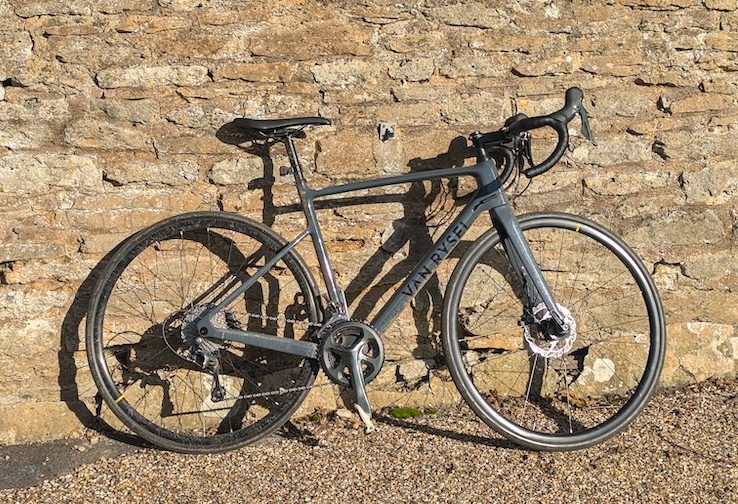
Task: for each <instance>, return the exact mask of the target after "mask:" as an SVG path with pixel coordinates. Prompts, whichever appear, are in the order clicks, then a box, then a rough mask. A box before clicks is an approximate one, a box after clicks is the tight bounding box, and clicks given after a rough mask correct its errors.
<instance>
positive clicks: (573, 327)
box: [523, 303, 577, 359]
mask: <svg viewBox="0 0 738 504" xmlns="http://www.w3.org/2000/svg"><path fill="white" fill-rule="evenodd" d="M556 306H558V308H559V311H560V312H561V314H562V315H563V316H564V323H565V324H567V325H568V326H569V334H568V335H566V336H564V337H563V338H558V339H554V340H549V339H542V338H536V337H535V334H537V333H538V329H537V328H536V327H535V324H525V325H523V337H524V338H525V341H527V342H528V346H529V347H530V349H531V351H532V352H534V353H537V354H538V355H540V356H542V357H545V358H547V359H549V358H552V357H553V358H559V357H562V356H564V355H566V354H568V353H569V352H570V351H571V349H572V346H573V345H574V341H576V339H577V322H576V320H575V319H574V316H573V315H572V314H571V311H570V310H569V309H568V308H564V307H563V306H561V305H560V304H558V303H557V304H556ZM544 308H545V305H544V304H543V303H541V304H540V305H538V306H536V307H535V308H533V311H534V312H538V311H540V310H542V309H544ZM550 318H551V314H550V313H547V314H546V315H544V316H543V318H542V320H546V319H550Z"/></svg>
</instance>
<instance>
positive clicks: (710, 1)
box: [705, 0, 738, 11]
mask: <svg viewBox="0 0 738 504" xmlns="http://www.w3.org/2000/svg"><path fill="white" fill-rule="evenodd" d="M705 7H707V8H708V9H715V10H721V11H734V10H736V9H738V2H736V0H705Z"/></svg>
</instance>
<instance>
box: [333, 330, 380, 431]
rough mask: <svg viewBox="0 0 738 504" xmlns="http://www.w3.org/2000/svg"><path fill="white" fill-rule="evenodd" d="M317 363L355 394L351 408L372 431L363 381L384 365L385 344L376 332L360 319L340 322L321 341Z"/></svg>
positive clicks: (373, 376)
mask: <svg viewBox="0 0 738 504" xmlns="http://www.w3.org/2000/svg"><path fill="white" fill-rule="evenodd" d="M319 358H320V365H321V367H322V368H323V370H324V371H325V373H326V374H327V375H328V378H330V379H331V380H332V381H333V382H335V383H337V384H339V385H341V386H343V387H348V388H350V389H351V390H352V391H353V392H354V394H355V403H354V408H356V411H357V412H358V413H359V417H361V420H362V421H363V422H364V425H365V426H366V430H367V432H371V431H373V430H375V427H374V424H373V423H372V420H371V407H370V406H369V399H368V398H367V395H366V384H367V383H369V382H371V381H372V380H373V379H374V378H376V377H377V375H378V374H379V371H381V369H382V364H384V344H383V343H382V339H381V338H380V337H379V334H377V331H376V330H375V329H374V328H372V327H371V326H370V325H368V324H365V323H363V322H356V321H353V320H347V321H345V322H339V323H338V324H336V325H335V326H334V327H332V328H331V329H330V332H329V333H328V334H327V335H326V336H325V337H324V338H323V339H322V340H321V342H320V352H319Z"/></svg>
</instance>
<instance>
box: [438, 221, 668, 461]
mask: <svg viewBox="0 0 738 504" xmlns="http://www.w3.org/2000/svg"><path fill="white" fill-rule="evenodd" d="M519 224H520V227H521V229H522V231H523V235H524V236H525V238H526V240H527V241H528V243H529V244H530V248H531V251H532V252H533V256H534V259H535V260H536V262H537V263H538V265H539V266H540V268H541V271H542V272H543V276H544V278H545V279H546V282H547V284H548V286H549V287H550V289H551V291H552V294H553V296H554V299H555V300H556V302H557V304H558V305H559V307H560V308H561V311H562V313H563V314H565V315H566V314H571V318H573V321H574V327H575V329H573V330H572V331H571V332H570V334H569V336H567V337H565V338H563V339H560V340H558V341H555V342H552V339H551V338H550V336H549V335H548V334H546V331H545V328H542V327H540V326H539V325H537V324H535V323H533V322H532V320H531V311H532V310H533V309H534V307H533V306H531V304H532V303H530V302H529V300H528V299H527V298H526V294H525V289H524V288H523V286H522V284H521V280H520V275H519V274H518V273H517V272H515V271H514V270H513V267H512V265H511V263H510V261H509V260H508V257H507V255H506V253H505V250H504V248H503V246H502V242H501V240H500V236H499V234H498V233H497V232H496V231H495V230H494V229H491V230H490V231H488V232H487V233H485V234H484V235H482V236H481V237H480V238H479V239H478V240H477V241H476V242H475V243H474V244H473V245H472V246H471V248H470V249H469V250H468V251H467V252H466V253H465V254H464V256H463V257H462V259H461V261H460V262H459V264H458V266H457V267H456V269H455V270H454V272H453V275H452V276H451V278H450V280H449V286H448V289H447V291H446V296H445V303H444V311H443V317H444V322H443V328H444V331H443V347H444V352H445V354H446V358H447V360H448V366H449V369H450V371H451V375H452V377H453V379H454V382H455V383H456V386H457V387H458V389H459V391H460V392H461V395H462V396H463V397H464V399H465V400H466V402H467V403H468V404H469V406H470V407H471V408H472V409H473V410H474V412H475V413H476V414H477V415H478V416H479V417H480V418H481V419H482V420H484V422H486V423H487V424H488V425H489V426H491V427H492V428H494V429H495V430H497V431H498V432H499V433H501V434H502V435H504V436H505V437H507V438H508V439H510V440H512V441H514V442H516V443H518V444H520V445H523V446H525V447H528V448H532V449H537V450H574V449H579V448H585V447H587V446H591V445H594V444H596V443H599V442H601V441H604V440H605V439H607V438H609V437H611V436H613V435H614V434H616V433H617V432H619V431H621V430H622V429H623V428H625V427H626V426H627V425H628V423H630V422H631V421H632V420H633V419H634V418H635V417H636V415H638V413H639V412H640V411H641V410H642V409H643V407H644V406H645V405H646V403H647V402H648V400H649V398H650V396H651V394H652V393H653V391H654V389H655V387H656V384H657V382H658V379H659V375H660V372H661V367H662V364H663V360H664V350H665V344H666V343H665V338H666V337H665V328H664V314H663V309H662V307H661V302H660V300H659V296H658V292H657V291H656V287H655V286H654V284H653V281H652V279H651V277H650V275H649V274H648V272H647V271H646V269H645V268H644V266H643V264H642V263H641V262H640V260H639V259H638V258H637V256H636V255H635V253H634V252H633V251H632V250H631V249H630V248H629V247H628V246H627V245H626V244H625V243H623V242H622V241H621V240H620V239H619V238H617V237H616V236H614V235H613V234H612V233H610V232H609V231H607V230H605V229H604V228H602V227H600V226H598V225H597V224H595V223H593V222H591V221H588V220H586V219H584V218H581V217H578V216H573V215H566V214H529V215H525V216H523V217H521V218H520V221H519ZM523 277H525V275H523ZM570 320H571V319H570Z"/></svg>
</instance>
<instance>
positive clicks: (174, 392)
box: [86, 212, 321, 453]
mask: <svg viewBox="0 0 738 504" xmlns="http://www.w3.org/2000/svg"><path fill="white" fill-rule="evenodd" d="M285 243H286V242H285V240H284V239H283V238H281V237H279V236H278V235H277V234H276V233H274V232H273V231H272V230H271V229H269V228H268V227H266V226H264V225H263V224H260V223H257V222H254V221H251V220H249V219H247V218H244V217H241V216H238V215H233V214H228V213H223V212H197V213H190V214H184V215H179V216H176V217H172V218H169V219H166V220H164V221H161V222H159V223H157V224H154V225H152V226H151V227H149V228H147V229H144V230H142V231H139V232H137V233H136V234H134V235H132V236H131V237H129V238H128V239H127V240H125V241H124V242H123V243H122V244H121V245H120V246H119V249H118V250H117V252H116V253H115V254H114V255H113V256H112V257H111V259H110V262H109V263H108V265H107V266H106V267H105V269H104V270H103V272H102V274H101V276H100V278H99V280H98V282H97V284H96V286H95V289H94V291H93V293H92V297H91V300H90V306H89V311H88V315H87V326H86V334H87V356H88V360H89V364H90V370H91V372H92V376H93V378H94V380H95V383H96V385H97V387H98V389H99V391H100V394H101V396H102V398H103V399H104V400H105V403H106V404H107V406H108V407H109V408H110V410H111V411H112V412H113V413H114V414H115V416H116V417H117V418H118V419H119V420H120V421H121V422H122V423H123V424H125V426H127V427H128V428H130V429H131V430H132V431H133V432H135V433H136V434H138V435H140V436H141V437H142V438H144V439H145V440H147V441H149V442H151V443H153V444H154V445H156V446H159V447H161V448H164V449H167V450H173V451H178V452H186V453H215V452H221V451H225V450H229V449H233V448H237V447H240V446H243V445H246V444H249V443H252V442H254V441H257V440H258V439H261V438H263V437H264V436H266V435H268V434H270V433H272V432H273V431H274V430H276V429H277V428H278V427H280V426H281V425H282V424H283V423H284V422H286V421H287V419H288V418H289V417H290V416H291V415H292V414H293V413H294V412H295V410H296V409H297V408H298V406H299V405H300V403H301V402H302V401H303V400H304V399H305V396H306V395H307V393H308V391H309V388H310V387H311V386H312V384H313V381H314V379H315V376H316V374H317V372H318V370H319V365H318V362H317V360H315V359H304V358H301V357H295V356H292V355H287V354H282V353H277V352H269V351H266V350H261V349H257V348H253V347H245V346H244V345H240V344H236V343H229V344H227V345H222V344H220V345H219V348H218V350H217V355H219V360H218V362H219V363H220V366H221V368H222V369H221V372H220V374H219V377H220V380H221V385H222V386H223V391H224V394H225V399H224V400H222V401H217V400H216V401H213V397H212V396H211V392H212V390H213V380H214V379H213V373H212V372H211V371H208V369H206V368H205V367H204V366H203V365H202V363H201V362H200V361H199V360H198V359H197V358H195V354H194V353H193V351H192V348H194V347H192V345H191V342H192V340H193V339H194V338H195V337H196V336H197V335H196V334H194V333H193V332H192V331H191V330H190V329H187V327H192V324H189V322H191V321H192V319H193V318H194V317H196V316H197V313H198V312H199V311H201V310H203V309H204V306H205V305H207V304H208V303H209V302H213V301H214V297H215V296H216V295H217V294H216V293H222V292H229V291H232V290H233V289H234V288H235V287H236V286H237V285H240V284H241V281H242V279H243V278H245V277H247V276H248V275H249V274H252V273H253V271H255V270H256V268H258V267H259V266H260V265H263V264H264V263H265V262H266V261H267V260H268V259H269V258H270V257H273V255H274V253H275V251H277V250H279V249H280V248H281V247H282V246H283V245H284V244H285ZM317 295H318V291H317V288H316V286H315V282H314V280H313V278H312V276H311V275H310V272H309V271H308V270H307V268H306V266H305V264H304V262H303V260H302V259H301V257H300V256H299V255H298V254H297V252H296V251H295V250H292V251H291V252H290V253H288V254H287V255H286V256H285V257H284V258H283V259H282V260H280V261H279V262H277V264H276V265H275V266H273V267H272V268H271V269H270V270H269V271H268V272H267V274H266V275H265V276H264V277H262V278H261V279H260V280H258V281H257V282H256V283H255V284H254V285H253V286H252V287H250V288H249V289H248V290H247V291H246V292H245V293H244V294H243V295H242V296H241V297H239V298H238V299H237V300H236V301H235V302H234V303H233V304H232V305H231V306H229V307H228V308H227V309H226V310H225V311H223V312H222V314H223V320H222V321H221V323H224V324H227V325H228V326H229V327H231V328H244V329H245V328H248V329H249V330H252V331H257V332H261V333H267V334H273V335H280V336H282V337H288V338H294V339H313V336H314V329H315V326H316V325H317V323H318V322H319V320H320V318H321V312H320V310H319V306H318V297H317ZM220 299H222V297H221V298H220ZM211 306H212V305H211ZM188 317H189V318H188ZM188 324H189V325H188ZM210 369H212V368H210Z"/></svg>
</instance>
